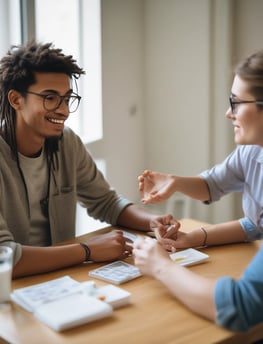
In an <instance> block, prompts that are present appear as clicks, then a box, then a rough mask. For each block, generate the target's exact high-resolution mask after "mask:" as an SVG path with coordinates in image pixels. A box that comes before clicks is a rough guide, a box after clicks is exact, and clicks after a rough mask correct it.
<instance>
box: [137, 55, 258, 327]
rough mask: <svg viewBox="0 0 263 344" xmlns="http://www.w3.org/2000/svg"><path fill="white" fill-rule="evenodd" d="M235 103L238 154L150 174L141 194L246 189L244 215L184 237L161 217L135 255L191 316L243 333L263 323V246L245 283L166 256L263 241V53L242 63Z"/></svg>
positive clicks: (207, 197) (204, 195) (201, 194)
mask: <svg viewBox="0 0 263 344" xmlns="http://www.w3.org/2000/svg"><path fill="white" fill-rule="evenodd" d="M229 100H230V107H229V109H228V110H227V112H226V117H227V118H228V119H230V120H231V122H232V125H233V128H234V137H235V143H236V144H237V147H236V149H235V150H234V151H233V152H232V153H231V154H230V155H229V156H228V157H227V158H226V159H225V160H224V161H223V162H222V163H221V164H218V165H216V166H214V167H213V168H211V169H209V170H207V171H204V172H203V173H201V174H200V175H198V176H194V177H180V176H176V175H171V174H164V173H158V172H153V171H149V170H146V171H144V173H143V174H142V175H141V176H139V178H138V179H139V190H140V192H141V194H142V202H143V203H145V204H149V203H160V202H162V201H164V200H166V199H168V198H169V197H170V196H171V195H172V194H173V193H175V192H181V193H183V194H185V195H187V196H189V197H192V198H194V199H197V200H200V201H203V202H205V203H207V204H209V203H211V202H214V201H217V200H219V199H220V198H221V197H223V196H224V195H226V194H228V193H230V192H235V191H239V192H242V196H243V212H244V217H243V218H241V219H237V220H234V221H230V222H226V223H220V224H216V225H210V226H206V227H205V228H197V229H195V230H193V231H192V232H190V233H183V232H182V231H180V223H179V222H177V221H175V220H174V219H173V218H172V216H171V218H170V219H169V217H167V218H166V220H167V222H166V223H163V221H162V219H156V220H154V221H152V222H151V224H150V226H151V228H152V230H154V231H155V233H156V237H157V240H155V239H150V238H147V239H144V240H142V239H141V240H138V241H136V242H135V244H134V249H133V254H134V259H135V264H136V265H137V266H138V267H139V268H140V270H141V271H142V272H143V273H144V274H146V275H149V276H152V277H154V278H156V279H158V280H159V281H160V282H161V283H163V284H164V285H165V286H166V287H167V288H168V289H169V290H170V291H171V293H172V294H173V295H174V296H176V297H177V298H178V299H179V300H180V301H181V302H183V303H184V304H185V305H186V306H187V307H189V308H190V309H191V310H192V311H194V312H196V313H197V314H199V315H201V316H203V317H205V318H207V319H210V320H212V321H215V322H216V323H217V324H218V325H220V326H222V327H225V328H227V329H229V330H233V331H241V332H242V331H247V330H249V329H250V328H251V327H253V326H255V325H256V324H258V323H260V322H263V247H261V248H260V249H259V251H258V253H257V254H256V255H255V257H254V258H253V260H252V261H251V262H250V264H249V265H248V266H247V268H246V270H245V271H244V273H243V275H242V277H241V278H240V279H238V280H234V279H233V278H231V277H222V278H219V279H217V280H212V279H208V278H205V277H201V276H199V275H197V274H195V273H193V272H191V271H190V270H189V269H186V268H183V267H181V266H179V265H174V263H173V262H172V261H171V260H170V258H169V257H168V254H167V251H166V250H170V251H174V250H175V249H176V248H188V247H200V246H211V245H220V244H226V243H236V242H245V241H247V242H249V241H253V240H258V239H262V238H263V192H262V190H263V50H262V51H258V52H256V53H253V54H251V55H250V56H248V57H247V58H246V59H245V60H244V61H242V62H241V63H240V64H239V65H237V67H236V69H235V77H234V81H233V85H232V90H231V94H230V99H229ZM167 226H169V227H170V230H169V231H167V230H166V229H167ZM160 244H161V245H160ZM163 247H164V248H166V250H164V248H163ZM193 285H195V288H192V286H193ZM203 305H206V307H203Z"/></svg>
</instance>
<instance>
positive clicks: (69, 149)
mask: <svg viewBox="0 0 263 344" xmlns="http://www.w3.org/2000/svg"><path fill="white" fill-rule="evenodd" d="M0 159H1V160H0V161H1V163H0V202H1V203H0V244H1V245H8V246H11V247H12V248H13V250H14V263H16V262H17V261H18V260H19V258H20V257H21V245H28V235H29V228H30V208H29V201H28V199H27V195H26V190H25V187H24V184H23V182H22V180H21V176H20V173H19V171H18V168H17V164H16V161H15V160H14V158H13V157H12V155H11V151H10V147H9V146H8V145H7V144H6V142H5V141H4V140H3V139H2V138H1V137H0ZM49 194H50V195H49V221H50V232H51V241H52V244H55V243H58V242H61V241H64V240H68V239H72V238H73V237H74V236H75V216H76V202H77V201H78V202H80V203H81V204H82V205H83V206H84V207H85V208H87V211H88V214H89V215H90V216H92V217H94V218H95V219H99V220H101V221H105V222H107V223H110V224H112V225H115V224H116V223H117V219H118V216H119V214H120V212H121V211H122V210H123V209H124V208H125V207H126V206H127V205H128V204H131V202H130V201H128V200H126V199H124V198H122V197H120V196H118V195H117V193H116V192H115V190H113V189H111V188H110V186H109V184H108V183H107V181H106V180H105V179H104V177H103V175H102V174H101V172H100V171H99V170H98V169H97V167H96V164H95V162H94V160H93V158H92V157H91V155H90V154H89V152H88V151H87V149H86V147H85V146H84V144H83V143H82V142H81V140H80V138H79V137H78V136H77V135H76V134H75V133H74V132H73V131H72V130H71V129H69V128H65V129H64V132H63V136H62V138H61V140H60V142H59V152H58V165H57V167H56V169H55V170H54V169H53V168H51V178H50V189H49Z"/></svg>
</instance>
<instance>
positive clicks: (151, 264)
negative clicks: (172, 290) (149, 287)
mask: <svg viewBox="0 0 263 344" xmlns="http://www.w3.org/2000/svg"><path fill="white" fill-rule="evenodd" d="M132 253H133V257H134V263H135V265H136V266H137V267H138V268H139V270H140V271H141V272H142V273H143V274H144V275H148V276H151V277H155V278H156V277H157V276H158V271H159V270H160V269H161V267H162V265H163V264H166V263H167V264H171V265H172V263H173V262H172V260H171V259H170V257H169V254H168V252H167V251H165V250H164V248H163V247H162V246H161V245H160V244H159V243H158V241H157V240H155V239H152V238H149V237H146V238H139V239H137V240H136V241H135V242H134V244H133V251H132Z"/></svg>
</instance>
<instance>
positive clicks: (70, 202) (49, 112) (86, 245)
mask: <svg viewBox="0 0 263 344" xmlns="http://www.w3.org/2000/svg"><path fill="white" fill-rule="evenodd" d="M82 74H84V71H83V69H82V68H80V67H79V66H78V65H77V63H76V61H75V60H74V59H73V58H72V56H66V55H64V54H63V52H62V50H61V49H56V48H54V46H53V45H52V44H51V43H46V44H39V43H36V42H35V41H32V42H29V43H27V44H26V45H25V46H13V47H11V49H10V50H9V51H8V53H7V54H6V55H5V56H4V57H3V58H2V59H1V61H0V154H1V165H0V245H8V246H10V247H11V248H12V249H13V251H14V269H13V277H19V276H25V275H30V274H36V273H42V272H47V271H51V270H55V269H59V268H63V267H66V266H71V265H74V264H80V263H82V262H84V261H87V260H90V261H94V262H100V261H112V260H115V259H123V258H125V257H126V256H127V255H128V254H130V253H131V247H130V245H129V243H128V242H127V241H129V240H128V239H126V238H125V237H124V236H123V233H122V231H121V230H114V231H112V232H109V233H106V234H101V235H98V236H95V237H93V238H92V239H90V240H87V241H86V242H82V243H81V244H78V243H76V244H71V245H63V246H60V245H58V246H56V243H58V242H61V241H65V240H68V239H71V238H73V237H74V236H75V209H76V202H80V203H81V204H82V205H83V206H84V207H85V208H86V209H87V211H88V213H89V214H90V215H91V216H93V217H94V218H96V219H100V220H101V221H106V222H107V223H111V224H113V225H120V226H125V227H130V228H137V229H141V230H145V231H146V230H149V223H150V221H151V220H155V219H156V218H157V215H154V214H151V213H149V212H147V211H146V210H145V209H143V208H141V207H139V206H137V205H134V204H132V203H131V202H130V201H129V200H127V199H125V198H122V197H120V196H119V195H118V194H117V193H116V192H115V191H114V190H113V189H112V188H111V187H110V186H109V184H108V183H107V181H106V180H105V179H104V177H103V175H102V174H101V172H100V171H99V170H98V169H97V167H96V165H95V163H94V161H93V159H92V157H91V156H90V154H89V152H88V151H87V149H86V148H85V146H84V144H83V143H82V142H81V140H80V139H79V137H78V136H77V135H76V134H75V133H74V132H73V131H72V130H71V129H69V128H67V127H65V126H64V124H65V121H66V120H67V118H68V116H69V114H70V113H71V112H74V111H76V109H77V107H78V105H79V102H80V99H81V97H80V96H79V95H78V94H76V93H74V92H73V85H74V82H75V84H76V82H77V81H76V80H77V79H78V78H79V77H80V76H81V75H82ZM166 218H167V217H166V216H163V221H164V223H165V221H166ZM169 219H170V218H169Z"/></svg>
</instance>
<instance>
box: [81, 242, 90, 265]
mask: <svg viewBox="0 0 263 344" xmlns="http://www.w3.org/2000/svg"><path fill="white" fill-rule="evenodd" d="M79 244H80V246H81V247H83V248H84V250H85V253H86V259H85V260H84V262H88V261H89V260H90V248H89V246H88V245H86V244H84V243H83V242H80V243H79Z"/></svg>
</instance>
